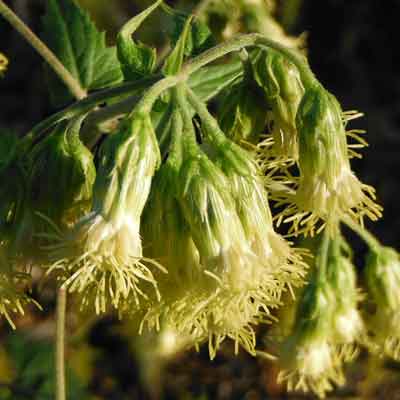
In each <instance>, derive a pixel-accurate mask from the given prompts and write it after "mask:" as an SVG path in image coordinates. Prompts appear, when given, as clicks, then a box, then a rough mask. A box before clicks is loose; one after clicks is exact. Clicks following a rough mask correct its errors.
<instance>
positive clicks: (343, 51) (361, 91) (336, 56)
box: [0, 0, 400, 400]
mask: <svg viewBox="0 0 400 400" xmlns="http://www.w3.org/2000/svg"><path fill="white" fill-rule="evenodd" d="M283 1H285V0H283ZM125 3H126V4H124V6H123V7H122V10H124V9H126V11H127V12H129V13H130V14H131V15H132V14H133V13H134V12H136V11H138V10H139V9H141V8H143V6H144V5H145V4H144V3H146V4H147V2H142V1H139V0H137V1H136V2H135V1H133V0H132V1H131V0H129V1H128V0H127V1H125ZM142 3H143V4H142ZM8 4H9V5H10V6H11V7H12V8H13V9H15V10H16V11H17V13H18V14H19V15H20V16H21V17H22V18H23V19H24V21H26V22H27V23H28V24H29V25H30V26H31V27H32V28H33V30H34V31H36V32H40V15H41V13H42V12H43V3H42V2H41V1H37V0H33V1H28V0H15V1H9V2H8ZM300 10H301V11H300V14H299V16H298V18H297V20H296V21H295V22H294V23H293V24H291V25H290V26H289V30H290V31H291V33H293V34H299V33H301V32H304V31H307V32H308V55H309V61H310V64H311V67H312V69H313V70H314V72H315V74H316V75H317V77H318V78H319V79H320V81H321V82H322V83H323V84H324V85H325V86H326V88H327V89H328V90H329V91H331V92H332V93H334V94H335V95H336V96H337V98H338V99H339V101H340V102H341V104H342V106H343V109H344V110H351V109H357V110H359V111H362V112H364V113H365V117H364V118H362V119H360V120H358V121H356V122H355V123H353V124H352V127H359V128H362V129H366V130H367V131H368V136H367V137H368V141H369V143H370V147H369V148H367V149H365V150H364V151H363V154H364V158H363V159H362V160H355V161H354V162H353V168H354V170H355V171H356V172H357V174H358V175H359V176H360V178H361V180H363V181H364V182H365V183H368V184H371V185H373V186H375V188H376V189H377V193H378V199H379V201H380V202H381V203H382V204H383V205H384V207H385V213H384V218H383V219H382V220H380V221H379V222H378V223H376V224H373V225H372V224H368V227H370V228H371V230H373V231H374V232H375V233H376V234H377V235H378V237H379V238H381V240H382V241H383V242H384V243H385V244H388V245H391V246H394V247H397V248H399V247H398V244H399V235H400V216H399V202H400V200H399V197H398V196H400V186H399V176H400V174H399V171H400V157H399V152H400V71H399V62H398V60H397V58H398V57H397V55H398V54H397V53H398V49H399V39H398V38H399V25H400V24H399V22H400V1H398V0H397V1H396V0H385V1H378V0H323V1H316V0H314V1H313V0H304V1H303V2H302V6H301V9H300ZM278 16H279V10H278ZM125 18H126V16H124V15H123V14H121V15H114V16H112V18H111V16H110V20H106V19H105V18H104V16H103V20H102V21H103V22H102V23H103V24H104V25H107V24H109V25H117V26H118V24H120V23H122V22H123V21H124V19H125ZM102 23H101V22H100V26H102ZM0 51H2V52H4V53H5V54H6V55H7V56H8V57H9V59H10V66H9V71H8V72H7V74H6V76H5V78H4V79H2V80H0V127H3V128H7V129H12V130H14V131H15V132H17V133H19V134H22V133H24V132H26V131H27V130H28V129H29V128H30V127H31V126H33V125H34V124H35V123H37V122H38V121H40V120H41V119H42V118H44V117H46V116H47V115H49V114H50V113H51V112H52V110H51V108H50V104H49V101H48V98H47V92H46V87H45V82H44V78H43V75H42V68H41V65H42V61H41V60H40V58H39V57H38V56H37V55H36V53H35V52H34V51H33V50H32V49H31V48H30V47H29V45H27V44H26V43H25V42H24V40H23V39H22V38H21V37H20V36H19V35H18V34H17V33H16V32H14V31H13V30H12V29H11V28H10V27H9V26H8V25H7V24H6V23H5V22H4V21H2V20H1V21H0ZM354 246H355V247H356V249H357V250H359V251H361V250H362V247H361V244H360V243H359V242H357V241H355V243H354ZM114 328H115V326H114V324H113V323H110V321H101V322H100V323H98V324H97V325H96V326H95V328H94V329H93V330H92V331H91V333H90V335H89V342H90V343H91V344H92V346H94V347H95V348H98V349H101V351H102V353H101V355H100V356H98V358H97V359H96V360H97V361H96V368H95V372H94V376H93V378H92V379H91V382H90V386H91V389H92V391H93V392H95V393H97V394H98V395H101V396H104V397H99V398H107V399H124V398H127V399H128V398H129V399H143V398H146V397H147V396H149V392H152V390H150V391H149V390H148V389H145V388H143V387H142V386H143V385H141V384H139V383H138V381H139V373H138V372H137V368H136V367H137V362H136V361H135V357H134V356H131V355H130V354H129V353H127V351H126V347H127V343H126V339H125V338H124V337H122V336H120V335H118V334H116V333H115V329H114ZM3 337H4V335H3ZM0 338H1V336H0ZM203 353H204V354H203ZM361 360H362V361H361V364H362V363H363V362H364V359H363V358H361ZM359 367H360V364H359V365H358V367H353V370H352V371H350V374H351V376H353V378H354V379H353V381H354V382H356V383H355V384H353V385H350V386H349V387H347V388H346V389H345V390H343V391H342V392H340V393H339V395H342V396H344V395H347V394H355V393H358V386H357V385H358V383H357V382H359V381H360V380H361V377H360V376H359V374H361V375H362V374H363V372H360V371H361V370H362V368H361V367H360V368H359ZM135 371H136V372H135ZM274 374H275V371H274V367H273V366H271V365H270V364H269V363H266V362H264V361H262V360H261V361H260V360H258V361H256V360H254V359H252V358H251V357H248V356H245V355H241V356H240V357H238V358H234V357H232V354H231V352H230V350H227V351H226V354H225V353H224V352H223V353H222V354H221V355H220V356H218V357H217V359H216V361H214V362H212V363H211V362H210V361H209V360H208V356H207V354H206V351H204V352H200V354H194V353H193V354H192V353H190V354H186V355H182V356H180V357H178V358H177V359H176V360H174V361H173V362H172V363H171V364H170V365H169V366H168V368H167V370H166V372H165V375H164V379H163V381H164V387H165V388H166V398H167V399H178V394H177V393H181V391H183V390H186V391H188V392H190V393H192V395H193V397H186V398H187V399H189V398H196V399H201V398H203V399H205V398H207V397H201V396H202V395H203V394H207V395H208V398H209V399H236V398H237V399H246V400H253V399H254V400H256V399H263V398H267V396H268V398H282V397H281V396H283V395H281V394H280V393H281V391H282V389H281V388H280V387H278V386H276V385H275V384H274V383H273V382H274V378H275V375H274ZM399 376H400V375H397V378H398V377H399ZM107 379H112V380H113V382H114V383H113V384H112V385H111V386H110V385H109V386H110V387H109V386H107V382H109V381H108V380H107ZM0 382H1V379H0ZM105 382H106V383H105ZM153 390H154V388H153ZM155 392H157V390H155ZM396 393H397V394H396ZM398 393H400V392H399V390H395V391H394V392H393V393H392V394H391V395H389V394H388V396H389V397H381V396H383V392H382V393H381V395H378V394H376V397H375V395H374V394H373V393H372V394H371V397H369V398H393V399H394V398H396V397H395V396H396V395H398ZM128 394H129V397H124V396H128ZM179 398H180V397H179ZM399 398H400V397H399Z"/></svg>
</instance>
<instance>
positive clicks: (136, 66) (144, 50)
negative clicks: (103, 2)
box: [117, 0, 162, 81]
mask: <svg viewBox="0 0 400 400" xmlns="http://www.w3.org/2000/svg"><path fill="white" fill-rule="evenodd" d="M161 3H162V0H159V1H157V2H155V3H154V4H153V5H151V6H150V7H148V8H147V9H146V10H144V11H143V12H141V13H140V14H138V15H136V16H135V17H133V18H132V19H131V20H129V21H128V22H127V23H126V24H125V25H124V26H123V27H122V29H121V31H120V32H119V33H118V36H117V51H118V52H117V53H118V59H119V61H120V63H121V68H122V72H123V74H124V78H125V80H127V81H131V80H133V81H134V80H137V79H141V78H143V77H145V76H147V75H150V74H151V73H152V72H153V70H154V68H155V66H156V58H157V52H156V49H154V48H151V47H149V46H146V45H145V44H142V43H140V42H135V41H134V40H133V39H132V35H133V33H134V32H135V31H136V30H137V29H138V28H139V26H140V25H141V24H142V22H143V21H144V20H145V19H146V18H147V17H148V16H149V15H150V14H151V13H152V12H153V11H154V10H155V9H156V8H157V7H158V6H159V5H160V4H161Z"/></svg>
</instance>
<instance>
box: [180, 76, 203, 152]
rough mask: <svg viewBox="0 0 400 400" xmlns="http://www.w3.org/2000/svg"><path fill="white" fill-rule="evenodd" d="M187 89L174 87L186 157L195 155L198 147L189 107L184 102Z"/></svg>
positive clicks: (183, 86) (182, 86)
mask: <svg viewBox="0 0 400 400" xmlns="http://www.w3.org/2000/svg"><path fill="white" fill-rule="evenodd" d="M186 93H187V88H186V86H185V85H184V84H183V83H181V84H179V85H178V86H177V87H176V101H177V103H178V106H179V109H180V112H181V115H182V118H183V137H182V141H183V146H184V150H185V153H186V154H187V155H196V154H198V152H199V147H198V144H197V140H196V132H195V131H194V127H193V120H192V115H191V114H190V111H189V110H190V105H189V103H188V101H187V100H186V96H185V95H186Z"/></svg>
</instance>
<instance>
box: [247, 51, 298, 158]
mask: <svg viewBox="0 0 400 400" xmlns="http://www.w3.org/2000/svg"><path fill="white" fill-rule="evenodd" d="M254 74H255V78H256V80H257V83H258V84H259V85H260V87H261V88H263V90H264V92H265V95H266V98H267V101H268V104H269V105H270V108H271V112H270V113H269V114H268V121H269V125H270V127H271V136H272V143H271V140H270V138H267V139H266V140H265V141H263V142H262V143H260V149H261V151H260V156H261V157H262V160H261V161H262V162H264V163H265V164H266V165H267V164H270V163H271V158H277V159H278V160H297V159H298V156H299V144H298V141H299V139H298V133H297V127H296V113H297V109H298V107H299V104H300V101H301V99H302V97H303V94H304V87H303V84H302V81H301V78H300V73H299V71H298V70H297V68H296V67H295V65H294V64H292V63H291V62H290V61H288V60H287V58H285V57H284V56H283V55H282V54H280V53H279V52H277V51H275V50H272V49H271V50H268V51H263V52H261V53H260V54H259V57H258V58H257V59H256V61H255V63H254Z"/></svg>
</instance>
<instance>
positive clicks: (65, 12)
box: [43, 0, 122, 106]
mask: <svg viewBox="0 0 400 400" xmlns="http://www.w3.org/2000/svg"><path fill="white" fill-rule="evenodd" d="M43 25H44V40H45V42H46V43H47V45H48V46H49V47H50V49H51V50H52V51H53V52H54V53H55V54H56V56H57V57H58V58H59V59H60V61H61V62H62V63H63V64H64V66H65V67H66V68H67V69H68V71H70V72H71V74H72V75H73V76H74V77H75V78H76V79H77V80H78V81H79V83H80V84H81V86H82V88H83V89H87V90H94V89H101V88H105V87H109V86H112V85H114V84H117V83H119V82H121V81H122V72H121V67H120V64H119V61H118V58H117V54H116V48H115V47H107V46H106V42H105V33H104V32H99V31H98V30H97V28H96V26H95V25H94V23H93V22H92V21H91V19H90V16H89V15H88V13H86V12H85V11H84V10H82V9H81V8H80V7H79V6H78V5H77V4H76V3H75V1H74V0H48V2H47V13H46V15H45V16H44V17H43ZM47 73H48V77H49V84H50V85H49V86H50V93H51V98H52V102H53V104H54V105H55V106H60V105H64V104H66V103H67V102H69V101H71V100H72V99H73V96H72V94H71V93H70V92H69V90H68V89H67V88H66V87H65V85H64V84H63V83H62V82H61V81H60V80H59V78H58V77H57V76H56V75H55V74H54V73H53V72H52V71H50V70H49V68H47Z"/></svg>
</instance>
